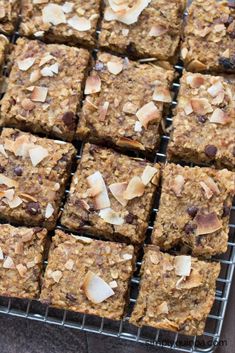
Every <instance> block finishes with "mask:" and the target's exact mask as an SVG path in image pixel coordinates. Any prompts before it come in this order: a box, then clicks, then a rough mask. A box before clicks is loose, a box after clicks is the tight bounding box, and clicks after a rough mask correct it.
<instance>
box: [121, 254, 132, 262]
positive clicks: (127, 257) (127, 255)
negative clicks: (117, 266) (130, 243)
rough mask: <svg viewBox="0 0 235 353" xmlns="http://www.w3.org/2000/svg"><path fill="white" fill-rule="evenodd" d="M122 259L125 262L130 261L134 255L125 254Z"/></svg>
mask: <svg viewBox="0 0 235 353" xmlns="http://www.w3.org/2000/svg"><path fill="white" fill-rule="evenodd" d="M122 258H123V260H125V261H129V260H132V258H133V255H132V254H123V255H122Z"/></svg>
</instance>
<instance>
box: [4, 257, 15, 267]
mask: <svg viewBox="0 0 235 353" xmlns="http://www.w3.org/2000/svg"><path fill="white" fill-rule="evenodd" d="M2 266H3V268H15V264H14V262H13V260H12V258H11V257H10V256H7V257H6V258H5V260H4V261H3V265H2Z"/></svg>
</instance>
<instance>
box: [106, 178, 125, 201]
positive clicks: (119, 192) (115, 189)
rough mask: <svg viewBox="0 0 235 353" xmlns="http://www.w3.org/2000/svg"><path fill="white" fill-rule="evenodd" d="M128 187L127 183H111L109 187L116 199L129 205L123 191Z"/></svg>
mask: <svg viewBox="0 0 235 353" xmlns="http://www.w3.org/2000/svg"><path fill="white" fill-rule="evenodd" d="M126 188H127V183H125V182H124V183H114V184H111V185H109V189H110V191H111V193H112V194H113V196H114V197H115V199H116V200H117V201H118V202H120V204H121V205H122V206H126V205H127V202H128V201H127V200H125V199H124V197H123V193H124V191H125V190H126Z"/></svg>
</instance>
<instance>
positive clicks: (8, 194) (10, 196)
mask: <svg viewBox="0 0 235 353" xmlns="http://www.w3.org/2000/svg"><path fill="white" fill-rule="evenodd" d="M14 195H15V189H9V190H6V191H4V196H5V197H6V198H7V199H8V200H9V201H12V200H13V198H14Z"/></svg>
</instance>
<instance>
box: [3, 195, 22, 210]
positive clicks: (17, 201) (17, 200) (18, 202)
mask: <svg viewBox="0 0 235 353" xmlns="http://www.w3.org/2000/svg"><path fill="white" fill-rule="evenodd" d="M22 202H23V201H22V199H21V198H20V197H18V196H15V197H14V198H13V200H11V201H10V200H7V203H8V206H9V207H10V208H16V207H18V206H20V205H21V204H22Z"/></svg>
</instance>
